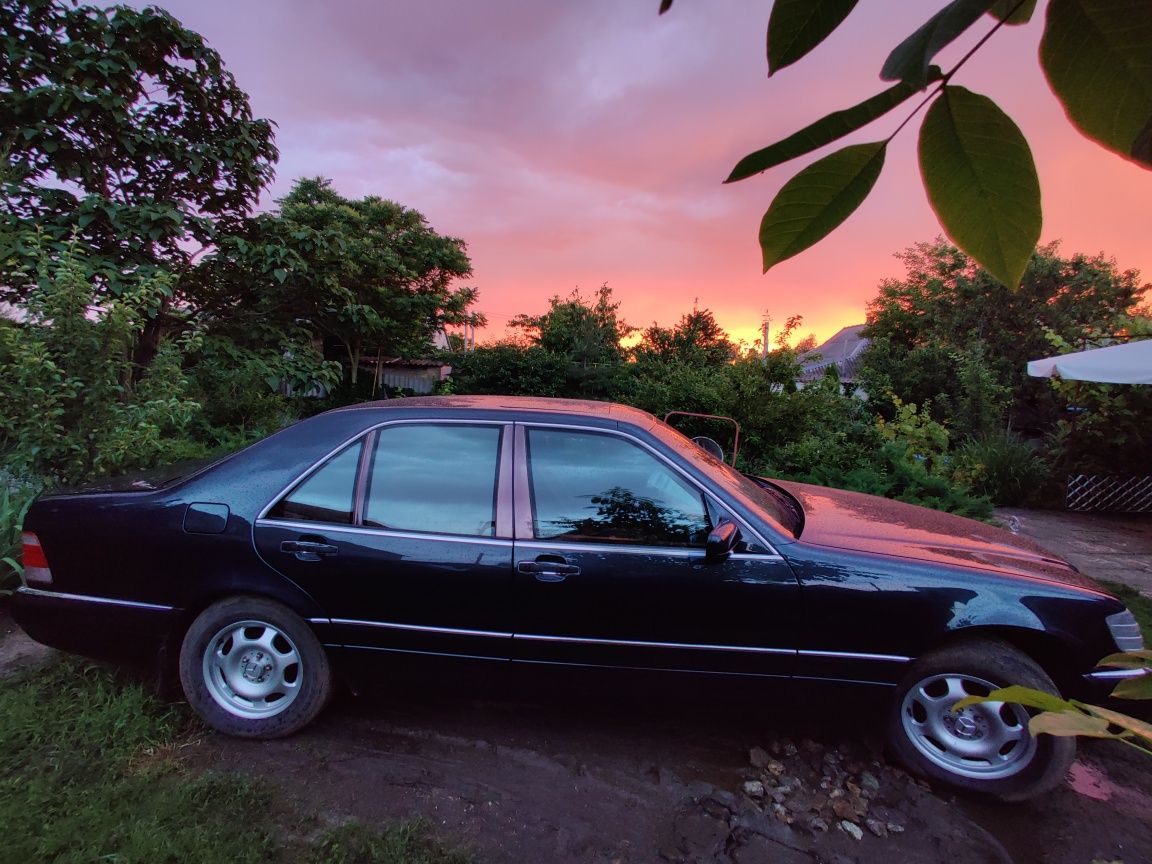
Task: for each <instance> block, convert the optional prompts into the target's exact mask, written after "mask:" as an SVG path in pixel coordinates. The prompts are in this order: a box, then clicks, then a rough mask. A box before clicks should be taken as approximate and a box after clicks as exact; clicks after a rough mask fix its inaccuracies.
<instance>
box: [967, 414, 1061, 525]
mask: <svg viewBox="0 0 1152 864" xmlns="http://www.w3.org/2000/svg"><path fill="white" fill-rule="evenodd" d="M954 465H955V469H956V473H955V475H954V476H955V478H956V479H957V481H958V482H961V483H966V484H967V485H969V486H971V487H972V489H973V491H975V492H976V493H977V494H980V495H984V496H987V497H988V498H991V499H992V501H994V502H995V503H996V504H999V505H1000V506H1002V507H1013V506H1019V505H1022V504H1029V503H1032V502H1033V501H1035V500H1036V499H1037V497H1038V494H1039V492H1040V490H1042V489H1043V488H1044V487H1045V485H1046V483H1045V481H1046V479H1047V473H1048V472H1047V469H1046V467H1045V466H1044V463H1043V462H1042V461H1041V460H1040V458H1039V457H1038V456H1037V455H1036V452H1035V450H1033V449H1032V448H1031V447H1030V446H1028V445H1027V444H1025V443H1024V442H1023V441H1021V440H1020V439H1019V438H1017V437H1016V436H1015V435H1013V434H1012V433H1011V432H1000V433H997V434H992V435H988V436H986V437H984V438H969V439H968V440H967V441H965V442H964V443H962V444H961V445H960V446H959V447H958V448H957V449H956V454H955V460H954Z"/></svg>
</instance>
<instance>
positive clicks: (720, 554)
mask: <svg viewBox="0 0 1152 864" xmlns="http://www.w3.org/2000/svg"><path fill="white" fill-rule="evenodd" d="M739 542H740V529H739V528H737V527H736V523H735V522H729V521H728V520H727V519H725V520H724V521H722V522H721V523H720V524H719V525H717V526H716V527H715V528H713V529H712V533H711V534H709V535H708V543H707V545H706V546H705V547H704V560H705V561H723V560H724V559H725V558H727V557H728V556H729V555H731V554H732V550H733V549H735V548H736V544H737V543H739Z"/></svg>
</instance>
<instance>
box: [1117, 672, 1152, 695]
mask: <svg viewBox="0 0 1152 864" xmlns="http://www.w3.org/2000/svg"><path fill="white" fill-rule="evenodd" d="M1112 696H1113V698H1116V699H1152V675H1145V676H1143V677H1142V678H1127V679H1125V680H1124V681H1121V682H1120V683H1119V684H1117V685H1116V689H1115V690H1113V691H1112Z"/></svg>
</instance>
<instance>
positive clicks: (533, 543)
mask: <svg viewBox="0 0 1152 864" xmlns="http://www.w3.org/2000/svg"><path fill="white" fill-rule="evenodd" d="M517 544H518V545H519V546H521V547H530V548H532V549H555V550H557V551H559V552H612V553H619V554H623V555H661V556H663V557H665V558H699V559H700V560H701V561H703V560H704V558H705V555H706V553H705V551H704V550H703V549H701V548H699V547H697V546H635V545H632V544H630V543H620V544H616V543H573V542H560V543H557V542H554V541H552V540H533V539H526V538H521V539H519V540H518V541H517ZM728 560H730V561H783V560H784V556H782V555H768V554H762V555H761V554H756V553H753V552H735V553H733V554H732V555H729V556H728Z"/></svg>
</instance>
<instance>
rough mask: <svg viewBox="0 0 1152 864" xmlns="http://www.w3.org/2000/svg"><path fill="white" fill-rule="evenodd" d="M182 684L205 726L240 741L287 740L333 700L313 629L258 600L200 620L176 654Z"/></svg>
mask: <svg viewBox="0 0 1152 864" xmlns="http://www.w3.org/2000/svg"><path fill="white" fill-rule="evenodd" d="M180 683H181V684H182V685H183V687H184V695H185V697H186V698H187V699H188V704H189V705H191V706H192V709H193V710H194V711H195V712H196V713H197V714H198V715H200V717H201V719H203V720H204V722H205V723H207V724H208V725H209V726H211V727H212V728H214V729H216V730H217V731H219V732H223V733H224V734H225V735H233V736H236V737H239V738H280V737H283V736H285V735H291V734H292V733H293V732H296V731H298V730H300V729H301V728H303V727H304V726H306V725H307V724H308V723H310V722H311V721H312V720H313V719H314V718H315V717H316V715H317V714H319V713H320V711H321V710H323V708H324V706H325V705H326V704H327V703H328V700H329V698H330V697H331V695H332V672H331V669H330V667H329V665H328V657H327V655H326V654H325V653H324V649H323V648H322V647H321V645H320V642H319V641H318V640H317V639H316V636H315V634H314V633H313V632H312V630H311V628H310V627H309V626H308V625H307V624H306V623H305V622H304V621H302V620H301V619H300V618H299V616H297V615H296V614H295V613H293V612H292V611H291V610H290V609H288V608H287V607H285V606H282V605H281V604H279V603H276V602H274V601H272V600H266V599H264V598H261V597H230V598H228V599H227V600H221V601H220V602H219V603H215V604H214V605H212V606H209V607H208V608H207V609H205V610H204V611H203V612H201V613H200V615H199V616H198V617H197V618H196V620H195V621H193V622H192V626H191V627H189V628H188V632H187V633H186V634H185V636H184V642H183V644H182V645H181V647H180Z"/></svg>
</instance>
